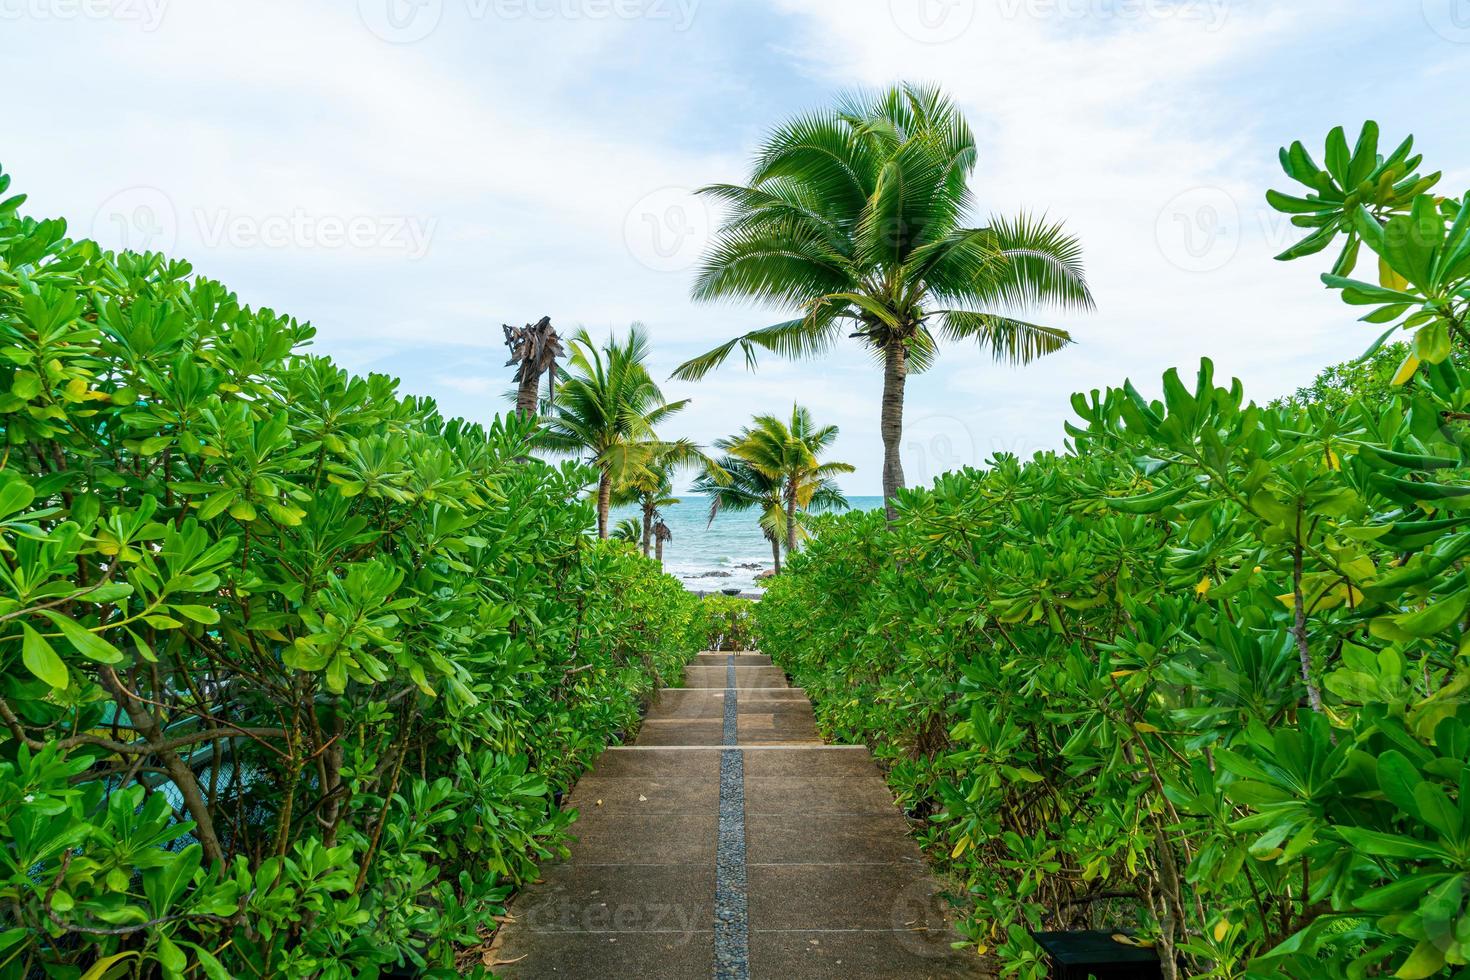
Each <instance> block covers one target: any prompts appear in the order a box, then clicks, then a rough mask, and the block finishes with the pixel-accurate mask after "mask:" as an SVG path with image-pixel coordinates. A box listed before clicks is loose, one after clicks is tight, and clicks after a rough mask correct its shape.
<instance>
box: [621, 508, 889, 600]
mask: <svg viewBox="0 0 1470 980" xmlns="http://www.w3.org/2000/svg"><path fill="white" fill-rule="evenodd" d="M847 499H848V502H849V503H850V504H852V509H853V510H871V509H873V508H876V507H882V506H883V498H882V497H848V498H847ZM679 501H680V502H679V503H677V504H674V505H672V506H669V507H665V508H664V509H663V517H664V523H666V524H668V526H669V530H670V531H673V532H674V539H673V540H672V541H668V542H665V543H664V570H665V571H667V572H668V573H669V574H671V575H674V576H675V577H677V578H679V579H680V580H681V581H683V583H684V587H685V588H687V589H690V590H692V591H695V592H718V591H719V590H721V589H742V590H745V591H752V590H758V589H759V586H757V585H756V581H755V579H756V576H757V575H759V574H760V573H761V572H764V571H769V570H770V569H772V568H773V567H774V566H775V563H774V562H773V561H772V559H771V545H770V542H768V541H767V540H766V539H765V537H764V536H763V535H762V534H761V528H760V524H759V522H758V518H759V515H758V514H757V513H756V512H755V511H746V512H744V513H740V512H736V511H721V512H720V513H719V514H718V515H716V517H715V520H714V523H713V524H709V526H706V524H707V522H708V521H709V499H708V498H707V497H699V496H695V495H693V494H686V495H681V496H680V498H679ZM637 516H638V509H637V508H636V507H614V508H613V513H612V523H613V524H614V525H616V524H617V523H618V522H619V521H620V520H622V519H623V518H624V517H637Z"/></svg>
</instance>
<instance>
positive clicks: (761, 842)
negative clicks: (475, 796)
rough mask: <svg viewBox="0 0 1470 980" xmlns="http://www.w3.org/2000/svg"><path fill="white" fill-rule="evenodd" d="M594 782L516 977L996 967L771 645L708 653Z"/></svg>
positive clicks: (519, 908)
mask: <svg viewBox="0 0 1470 980" xmlns="http://www.w3.org/2000/svg"><path fill="white" fill-rule="evenodd" d="M684 680H685V684H686V685H687V686H685V687H683V688H671V689H668V690H665V691H664V692H662V695H661V696H660V698H659V700H658V702H657V704H656V705H655V706H654V708H653V710H652V711H651V712H650V713H649V717H648V719H647V720H646V721H645V722H644V724H643V728H642V730H641V732H640V734H639V737H638V740H637V742H636V744H634V745H631V746H626V747H617V748H611V749H608V750H607V751H606V752H604V753H603V755H602V757H601V758H600V759H598V762H597V765H596V767H595V768H594V769H593V770H592V772H590V773H589V774H588V775H586V776H584V777H583V778H582V779H581V781H580V782H578V783H577V786H576V788H575V789H574V790H573V792H572V794H571V796H570V798H569V799H568V801H567V806H569V807H576V808H577V809H579V810H580V811H581V818H580V819H579V820H578V821H577V823H576V824H575V826H574V827H573V828H572V831H573V833H574V834H576V835H577V836H578V838H579V840H578V841H577V843H576V844H574V845H573V847H572V857H571V860H569V861H565V862H561V863H558V864H553V865H549V866H546V867H544V868H543V871H542V874H543V878H542V881H540V882H538V883H537V884H536V885H533V886H531V887H529V888H527V889H526V890H525V891H524V892H523V893H522V894H521V895H520V896H518V897H517V899H516V900H515V902H514V903H513V904H512V906H511V908H510V910H509V911H510V916H511V921H510V922H508V923H507V924H506V925H505V926H504V927H503V929H502V930H501V935H500V938H499V940H498V942H497V946H496V949H495V953H494V955H495V957H496V960H497V962H498V964H499V965H497V966H496V967H495V968H494V969H495V971H496V974H497V975H498V976H504V977H511V978H539V977H575V978H589V980H590V978H597V980H606V978H624V977H627V978H645V977H646V978H662V977H667V978H678V980H685V978H688V980H702V978H705V977H714V978H717V980H746V978H756V980H763V978H782V980H795V978H800V980H808V978H811V980H820V978H826V977H832V978H842V980H857V978H868V977H874V978H877V977H883V978H894V980H904V978H915V980H919V978H933V977H972V976H982V975H984V974H982V972H981V970H980V966H979V962H980V961H979V960H978V958H977V957H976V956H975V955H974V954H973V953H963V952H957V951H955V950H953V949H951V948H950V945H949V944H950V942H951V941H953V940H954V939H955V938H956V937H955V936H954V935H953V934H952V933H951V931H950V928H949V925H948V923H947V921H946V919H945V916H944V913H943V911H942V908H943V905H944V902H943V900H942V898H940V897H939V894H938V893H939V886H938V885H937V884H936V883H935V882H934V881H933V879H931V878H930V877H929V876H928V875H927V874H926V872H925V869H924V864H923V860H922V857H921V856H920V853H919V850H918V847H917V846H916V845H915V844H914V842H913V840H912V839H910V837H909V836H908V825H907V823H906V822H905V820H904V817H903V814H902V813H901V812H900V811H899V810H898V808H897V807H896V806H894V803H893V798H892V796H890V794H889V792H888V788H887V786H886V785H885V784H884V782H883V778H882V776H881V775H880V774H879V772H878V769H877V767H876V766H875V765H874V764H873V760H872V759H871V757H870V756H869V754H868V751H867V749H866V748H864V747H862V746H848V745H824V744H822V741H821V740H820V739H819V738H818V737H817V733H816V728H815V725H814V722H813V717H812V706H811V703H810V702H809V701H808V700H807V698H806V694H805V692H803V691H801V690H800V689H798V688H792V687H790V686H788V685H787V683H786V677H785V675H784V674H783V673H782V672H781V670H780V669H779V668H777V667H773V666H771V661H770V658H768V657H765V656H762V655H760V654H749V653H741V654H724V653H704V654H700V655H699V658H698V659H697V661H696V662H695V663H694V664H693V665H691V666H690V667H688V668H687V669H686V670H685V674H684Z"/></svg>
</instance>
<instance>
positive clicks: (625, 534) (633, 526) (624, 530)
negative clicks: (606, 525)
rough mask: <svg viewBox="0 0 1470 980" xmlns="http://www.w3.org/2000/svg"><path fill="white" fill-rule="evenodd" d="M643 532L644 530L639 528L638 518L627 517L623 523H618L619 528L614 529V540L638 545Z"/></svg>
mask: <svg viewBox="0 0 1470 980" xmlns="http://www.w3.org/2000/svg"><path fill="white" fill-rule="evenodd" d="M642 531H643V529H642V528H640V527H639V526H638V518H636V517H625V518H623V519H622V520H621V521H618V524H617V526H616V527H614V528H613V530H612V539H613V540H614V541H626V542H628V543H629V544H637V543H638V537H639V535H640V534H642Z"/></svg>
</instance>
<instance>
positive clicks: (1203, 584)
mask: <svg viewBox="0 0 1470 980" xmlns="http://www.w3.org/2000/svg"><path fill="white" fill-rule="evenodd" d="M1213 584H1214V583H1213V582H1211V581H1210V577H1209V576H1208V575H1206V576H1205V577H1204V578H1202V579H1200V580H1199V584H1198V585H1196V586H1195V587H1194V594H1195V595H1197V596H1207V595H1209V594H1210V586H1211V585H1213Z"/></svg>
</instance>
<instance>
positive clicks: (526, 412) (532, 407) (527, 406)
mask: <svg viewBox="0 0 1470 980" xmlns="http://www.w3.org/2000/svg"><path fill="white" fill-rule="evenodd" d="M525 373H526V378H525V379H524V380H522V381H521V387H520V388H519V390H517V391H516V411H517V412H519V413H520V414H521V415H523V416H525V417H526V418H535V416H536V413H537V411H538V410H539V409H540V408H541V373H540V372H539V371H536V370H533V369H532V368H531V365H529V364H527V365H526V366H525Z"/></svg>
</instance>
